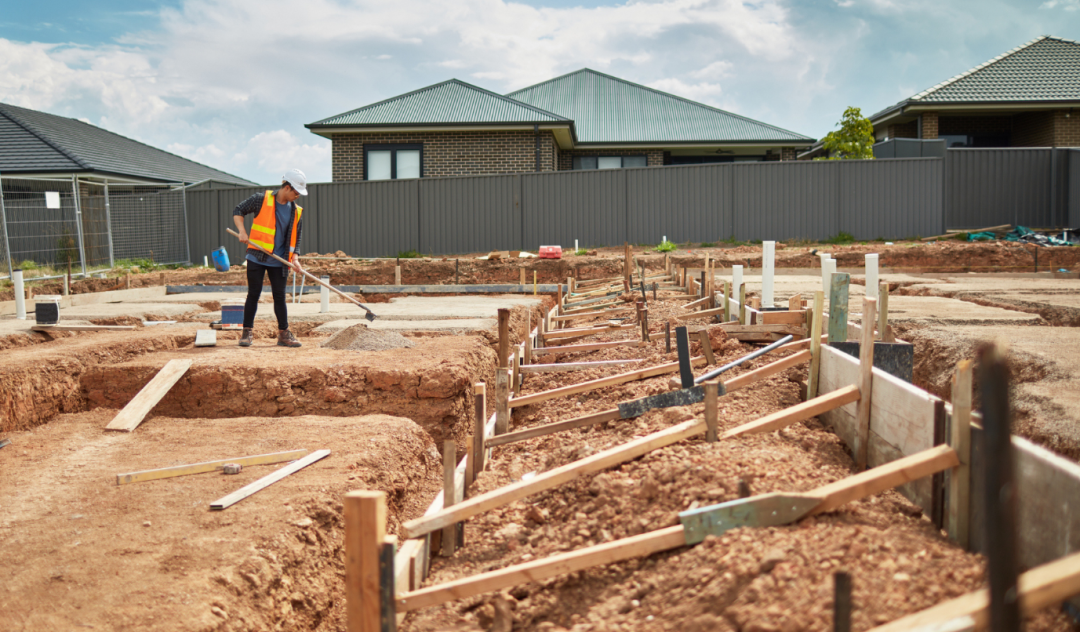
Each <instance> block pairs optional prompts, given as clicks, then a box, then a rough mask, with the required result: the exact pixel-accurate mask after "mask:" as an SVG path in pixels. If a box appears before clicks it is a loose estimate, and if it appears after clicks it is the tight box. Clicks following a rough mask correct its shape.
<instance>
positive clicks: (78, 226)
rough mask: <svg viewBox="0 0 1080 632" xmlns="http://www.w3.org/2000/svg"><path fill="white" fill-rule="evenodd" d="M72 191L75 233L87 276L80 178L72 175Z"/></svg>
mask: <svg viewBox="0 0 1080 632" xmlns="http://www.w3.org/2000/svg"><path fill="white" fill-rule="evenodd" d="M71 193H72V195H74V196H75V234H76V235H77V236H78V238H79V258H80V259H82V276H83V278H84V279H85V278H86V250H85V249H84V248H83V230H82V208H81V207H80V206H79V180H78V179H77V178H76V177H75V176H71Z"/></svg>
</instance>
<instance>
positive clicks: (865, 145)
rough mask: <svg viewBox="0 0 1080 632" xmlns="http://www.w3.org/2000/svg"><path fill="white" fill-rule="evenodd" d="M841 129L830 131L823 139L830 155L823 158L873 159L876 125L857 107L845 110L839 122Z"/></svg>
mask: <svg viewBox="0 0 1080 632" xmlns="http://www.w3.org/2000/svg"><path fill="white" fill-rule="evenodd" d="M837 125H839V126H840V129H839V130H836V131H832V132H829V133H828V134H826V135H825V138H824V139H823V141H822V144H823V146H824V147H825V151H827V152H829V157H828V158H824V159H823V160H867V159H869V160H872V159H873V158H874V150H873V146H874V126H873V125H871V124H870V119H868V118H866V117H865V116H863V115H862V111H861V110H860V109H859V108H856V107H849V108H848V109H846V110H844V117H843V118H842V119H840V122H839V123H837Z"/></svg>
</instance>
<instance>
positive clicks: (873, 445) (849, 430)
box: [818, 345, 939, 515]
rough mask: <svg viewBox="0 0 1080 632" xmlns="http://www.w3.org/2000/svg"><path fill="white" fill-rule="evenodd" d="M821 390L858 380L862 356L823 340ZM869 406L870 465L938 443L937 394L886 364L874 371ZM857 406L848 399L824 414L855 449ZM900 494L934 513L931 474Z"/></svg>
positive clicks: (819, 389)
mask: <svg viewBox="0 0 1080 632" xmlns="http://www.w3.org/2000/svg"><path fill="white" fill-rule="evenodd" d="M818 377H819V380H820V382H819V383H820V386H819V388H818V394H821V395H824V394H826V393H829V392H831V391H835V390H837V389H840V388H843V387H845V386H850V385H852V384H856V385H857V384H858V383H859V361H858V359H857V358H853V357H851V356H849V355H847V354H846V353H843V352H842V351H838V350H836V349H834V348H832V347H829V346H826V345H822V347H821V367H820V368H819V373H818ZM872 380H873V386H872V387H871V392H872V395H871V406H870V442H869V454H868V461H867V466H868V467H877V466H878V465H882V464H884V463H889V462H890V461H895V460H897V459H899V458H902V457H905V456H908V455H911V454H915V453H917V452H922V451H923V450H928V449H930V448H932V447H933V446H934V407H935V406H936V402H937V401H939V400H938V398H937V397H934V396H933V395H931V394H929V393H927V392H926V391H924V390H922V389H920V388H918V387H916V386H914V385H912V384H908V383H907V382H905V381H903V380H901V379H899V378H897V377H894V376H892V375H889V374H888V373H886V372H884V371H882V370H881V369H878V368H874V370H873V377H872ZM856 414H857V405H856V404H854V403H851V404H847V405H845V406H843V407H841V408H838V409H836V410H834V411H831V412H828V413H825V414H824V415H822V416H821V419H822V421H823V422H825V424H827V425H828V426H829V427H830V428H832V430H833V431H834V432H835V433H836V434H837V436H839V437H840V438H841V439H843V441H844V443H846V444H847V445H848V447H849V448H851V449H852V451H853V452H854V451H855V450H856V449H857V447H858V446H857V445H856V436H857V421H856ZM898 491H900V493H901V494H903V495H904V496H905V497H906V498H908V499H909V500H911V501H912V502H913V503H915V504H916V505H918V506H919V507H922V509H923V511H925V512H926V513H927V515H930V514H931V512H932V510H933V488H932V483H931V481H930V480H929V479H922V480H918V481H914V482H912V483H908V484H906V485H904V486H902V487H900V488H898Z"/></svg>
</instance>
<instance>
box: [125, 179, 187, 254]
mask: <svg viewBox="0 0 1080 632" xmlns="http://www.w3.org/2000/svg"><path fill="white" fill-rule="evenodd" d="M184 215H185V216H186V215H187V207H186V206H185V207H184ZM105 228H106V230H105V234H106V236H108V238H109V269H110V270H111V269H112V268H115V267H116V259H115V258H114V257H113V241H112V210H111V209H110V208H109V181H108V180H105ZM184 233H185V234H187V223H186V219H185V224H184ZM190 259H191V253H190V252H189V253H188V260H190Z"/></svg>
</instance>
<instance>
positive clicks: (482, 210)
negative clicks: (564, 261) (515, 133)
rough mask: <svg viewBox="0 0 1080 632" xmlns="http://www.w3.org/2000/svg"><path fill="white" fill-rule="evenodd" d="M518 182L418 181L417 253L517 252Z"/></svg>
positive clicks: (483, 178)
mask: <svg viewBox="0 0 1080 632" xmlns="http://www.w3.org/2000/svg"><path fill="white" fill-rule="evenodd" d="M518 183H519V181H518V176H513V175H505V176H481V177H474V178H431V179H426V180H420V252H422V253H424V254H428V253H431V254H452V253H467V252H479V251H483V250H521V249H522V245H521V213H520V212H519V210H518V209H519V207H518V205H517V204H516V203H515V202H516V200H515V197H516V196H517V195H518V186H519V184H518Z"/></svg>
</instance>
